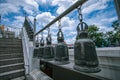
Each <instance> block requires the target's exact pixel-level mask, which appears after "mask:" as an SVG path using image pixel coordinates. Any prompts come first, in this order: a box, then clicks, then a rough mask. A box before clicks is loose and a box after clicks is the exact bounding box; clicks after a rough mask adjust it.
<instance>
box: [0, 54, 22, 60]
mask: <svg viewBox="0 0 120 80" xmlns="http://www.w3.org/2000/svg"><path fill="white" fill-rule="evenodd" d="M10 58H23V54H22V53H21V54H1V55H0V60H2V59H10Z"/></svg>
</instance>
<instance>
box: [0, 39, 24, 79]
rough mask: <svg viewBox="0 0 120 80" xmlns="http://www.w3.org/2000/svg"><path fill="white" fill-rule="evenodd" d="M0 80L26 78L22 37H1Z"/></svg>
mask: <svg viewBox="0 0 120 80" xmlns="http://www.w3.org/2000/svg"><path fill="white" fill-rule="evenodd" d="M0 80H25V69H24V59H23V51H22V41H21V39H12V38H11V39H10V38H0Z"/></svg>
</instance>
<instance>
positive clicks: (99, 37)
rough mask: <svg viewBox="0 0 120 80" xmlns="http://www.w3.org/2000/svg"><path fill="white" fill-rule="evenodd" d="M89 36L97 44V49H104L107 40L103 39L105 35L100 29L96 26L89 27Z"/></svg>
mask: <svg viewBox="0 0 120 80" xmlns="http://www.w3.org/2000/svg"><path fill="white" fill-rule="evenodd" d="M88 36H89V38H90V39H92V40H93V41H94V42H95V45H96V46H97V47H103V46H104V43H105V40H104V39H103V36H104V33H103V32H99V28H98V27H97V26H96V25H90V26H89V27H88Z"/></svg>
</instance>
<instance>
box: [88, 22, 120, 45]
mask: <svg viewBox="0 0 120 80" xmlns="http://www.w3.org/2000/svg"><path fill="white" fill-rule="evenodd" d="M112 27H113V28H114V31H108V32H106V33H103V32H100V31H99V28H98V26H96V25H90V26H89V28H88V36H89V38H90V39H92V40H93V41H94V42H95V44H96V46H97V47H110V46H120V24H119V23H118V21H114V22H113V23H112Z"/></svg>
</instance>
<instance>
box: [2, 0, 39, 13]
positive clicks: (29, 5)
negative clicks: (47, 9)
mask: <svg viewBox="0 0 120 80" xmlns="http://www.w3.org/2000/svg"><path fill="white" fill-rule="evenodd" d="M6 1H7V2H6V3H1V4H0V13H2V14H8V13H11V12H12V13H20V8H21V7H23V9H24V10H25V11H26V12H27V13H28V14H31V15H32V14H33V13H34V11H38V6H39V5H38V3H37V2H36V1H35V0H17V1H16V0H6Z"/></svg>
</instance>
